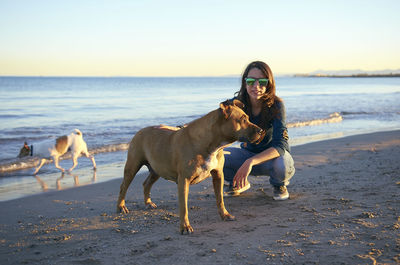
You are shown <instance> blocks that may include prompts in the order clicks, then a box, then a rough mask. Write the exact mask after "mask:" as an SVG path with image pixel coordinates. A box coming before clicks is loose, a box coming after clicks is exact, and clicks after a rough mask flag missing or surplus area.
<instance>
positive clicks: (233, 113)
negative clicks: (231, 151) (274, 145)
mask: <svg viewBox="0 0 400 265" xmlns="http://www.w3.org/2000/svg"><path fill="white" fill-rule="evenodd" d="M243 108H244V105H243V103H242V102H240V101H239V100H236V99H235V100H233V101H231V100H227V101H225V102H222V103H221V104H220V109H221V110H222V113H223V117H224V119H225V122H224V123H223V126H222V132H223V134H224V135H225V136H227V137H229V138H230V140H233V141H237V140H240V141H246V140H247V141H249V142H251V143H259V142H261V141H262V139H263V138H264V136H265V131H264V130H262V129H261V128H260V127H258V126H257V125H255V124H253V123H251V122H250V120H249V116H248V115H247V114H246V113H245V112H244V111H243Z"/></svg>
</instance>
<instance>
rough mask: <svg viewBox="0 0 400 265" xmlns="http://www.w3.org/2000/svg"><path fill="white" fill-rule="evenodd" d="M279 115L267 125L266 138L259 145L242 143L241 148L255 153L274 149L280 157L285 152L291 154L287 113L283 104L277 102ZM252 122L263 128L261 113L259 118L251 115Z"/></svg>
mask: <svg viewBox="0 0 400 265" xmlns="http://www.w3.org/2000/svg"><path fill="white" fill-rule="evenodd" d="M275 104H277V108H278V113H277V115H276V117H275V118H274V119H272V120H271V121H270V122H269V123H268V124H267V125H266V128H262V129H264V130H265V132H266V133H265V137H264V139H263V140H262V141H261V142H260V143H259V144H252V143H250V142H245V143H242V144H241V145H240V146H241V147H242V148H244V149H247V150H249V151H251V152H253V153H261V152H262V151H264V150H266V149H268V148H270V147H274V148H275V149H276V150H277V151H278V153H279V155H281V156H282V155H283V154H284V153H285V150H286V151H288V152H290V147H289V143H288V140H289V136H288V132H287V127H286V111H285V106H284V104H283V102H278V101H276V103H275ZM249 118H250V121H251V122H252V123H254V124H256V125H257V126H260V127H261V113H260V114H259V115H257V116H253V115H252V114H251V113H250V115H249Z"/></svg>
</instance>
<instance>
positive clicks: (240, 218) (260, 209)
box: [0, 131, 400, 264]
mask: <svg viewBox="0 0 400 265" xmlns="http://www.w3.org/2000/svg"><path fill="white" fill-rule="evenodd" d="M292 154H293V157H294V160H295V164H296V174H295V176H294V177H293V180H292V183H291V185H290V186H289V192H290V195H291V197H290V199H289V200H287V201H282V202H276V201H274V200H273V199H272V187H270V185H269V182H268V179H267V178H266V177H255V176H251V177H250V182H251V184H252V188H251V189H250V190H249V191H247V192H245V193H243V194H242V195H241V196H239V197H228V198H225V205H226V208H227V210H228V211H229V212H230V213H231V214H233V215H235V216H236V218H237V220H236V221H231V222H223V221H221V220H220V218H219V215H218V214H217V208H216V204H215V197H214V193H213V188H212V182H211V179H210V178H209V179H207V180H205V181H204V182H202V183H200V184H197V185H194V186H191V187H190V193H189V208H190V210H189V218H190V221H191V224H192V226H193V228H194V230H195V231H194V233H193V234H191V235H180V234H179V232H178V228H179V217H178V200H177V188H176V184H174V183H171V182H168V181H165V180H159V181H158V182H157V183H156V184H155V185H154V186H153V189H152V200H153V202H155V203H156V204H157V205H158V208H157V209H147V208H145V206H144V202H143V192H142V185H141V183H142V182H143V180H144V178H145V177H146V175H145V174H141V175H138V176H137V177H136V178H135V180H134V181H133V183H132V185H131V186H130V189H129V190H128V194H127V207H128V208H129V209H130V210H131V212H130V213H129V214H126V215H124V214H117V213H116V201H117V196H118V192H119V185H120V184H121V181H122V179H117V180H112V181H109V182H104V183H98V184H93V185H87V186H82V187H77V188H71V189H66V190H62V191H54V192H47V193H42V194H39V195H35V196H30V197H25V198H21V199H16V200H11V201H5V202H0V264H399V263H400V196H399V195H400V175H399V172H400V131H390V132H379V133H372V134H364V135H358V136H350V137H345V138H339V139H334V140H327V141H321V142H315V143H310V144H306V145H301V146H295V147H293V148H292ZM100 170H104V169H100ZM107 170H110V171H112V170H115V172H116V174H120V172H121V168H118V169H113V168H112V167H111V166H110V168H107ZM121 178H122V176H121Z"/></svg>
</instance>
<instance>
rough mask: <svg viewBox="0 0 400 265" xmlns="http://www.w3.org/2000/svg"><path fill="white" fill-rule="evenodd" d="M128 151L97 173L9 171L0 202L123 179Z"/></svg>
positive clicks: (48, 167)
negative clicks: (34, 173) (34, 174)
mask: <svg viewBox="0 0 400 265" xmlns="http://www.w3.org/2000/svg"><path fill="white" fill-rule="evenodd" d="M393 131H397V130H393V129H387V130H381V131H364V132H362V131H360V132H358V133H347V134H345V133H333V134H329V135H317V136H309V137H302V138H298V139H293V140H291V142H290V146H291V148H292V150H293V148H297V147H299V146H303V145H307V144H313V143H319V142H323V141H330V140H335V139H341V138H346V137H352V136H359V135H364V134H373V133H381V132H382V133H384V132H393ZM399 132H400V130H399ZM232 146H233V147H239V144H237V143H233V144H232ZM126 152H127V150H119V151H116V152H104V153H98V154H96V155H95V157H96V161H97V164H98V170H96V171H93V170H92V169H91V168H90V167H87V165H88V164H89V163H88V160H87V159H86V158H84V157H81V158H80V159H79V163H80V166H81V167H79V166H78V167H77V168H76V169H75V170H74V171H73V172H72V173H65V174H62V173H60V171H58V170H57V169H55V168H54V165H53V163H46V164H45V165H44V167H43V169H44V171H43V169H42V172H40V174H38V175H37V176H33V175H31V174H30V171H31V168H28V169H20V170H14V171H10V172H6V173H4V174H7V175H6V176H3V177H2V178H3V179H0V181H3V182H4V183H1V182H0V184H2V185H0V202H6V201H10V200H15V199H21V198H26V197H29V196H34V195H40V194H44V193H49V192H57V191H60V190H63V189H72V188H76V187H80V186H86V185H96V184H100V183H103V182H108V181H112V180H115V179H121V178H122V177H123V167H124V165H125V158H126ZM110 156H111V157H112V159H111V162H110V161H109V159H110ZM68 163H70V158H64V159H63V158H61V160H60V164H61V165H62V164H65V165H66V166H65V167H68V165H67V164H68ZM113 167H115V168H119V169H120V170H119V171H118V173H116V172H117V171H116V170H115V169H113ZM145 172H147V168H145V167H142V168H141V169H140V171H139V173H142V174H145ZM115 175H117V176H115ZM16 178H23V180H18V179H16ZM34 179H35V180H34ZM7 181H9V182H11V183H12V184H8V183H7ZM20 182H21V183H20ZM24 187H25V188H24ZM32 188H33V189H32ZM2 189H3V190H2ZM4 190H7V191H4ZM10 194H12V195H11V197H9V196H10Z"/></svg>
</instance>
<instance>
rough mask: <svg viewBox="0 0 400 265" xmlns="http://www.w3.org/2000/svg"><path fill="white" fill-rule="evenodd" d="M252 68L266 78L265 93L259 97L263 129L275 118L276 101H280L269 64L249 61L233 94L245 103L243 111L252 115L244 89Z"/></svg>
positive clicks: (276, 111) (247, 95)
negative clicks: (261, 103) (240, 82)
mask: <svg viewBox="0 0 400 265" xmlns="http://www.w3.org/2000/svg"><path fill="white" fill-rule="evenodd" d="M253 68H257V69H259V70H260V71H261V72H262V73H263V74H264V75H265V76H266V78H268V84H267V88H266V90H265V93H264V94H263V95H262V97H261V99H262V100H263V107H262V110H261V120H262V124H261V127H262V128H263V129H266V126H267V123H269V121H270V120H272V119H273V118H275V116H276V115H277V113H278V110H277V107H276V103H277V102H281V101H282V100H281V99H280V98H279V97H278V96H277V95H276V90H275V79H274V75H273V74H272V71H271V68H269V66H268V65H267V64H266V63H264V62H261V61H255V62H252V63H250V64H249V65H248V66H247V67H246V69H245V70H244V72H243V75H242V85H241V87H240V90H239V91H238V92H236V93H235V96H236V97H237V99H239V100H240V101H242V102H243V103H244V105H245V109H244V111H245V112H246V113H247V114H248V115H249V116H252V112H251V103H250V98H249V94H248V93H247V89H246V78H247V76H248V74H249V72H250V70H251V69H253Z"/></svg>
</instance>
